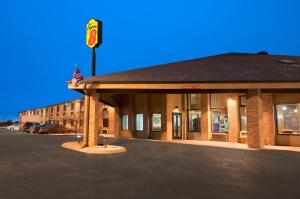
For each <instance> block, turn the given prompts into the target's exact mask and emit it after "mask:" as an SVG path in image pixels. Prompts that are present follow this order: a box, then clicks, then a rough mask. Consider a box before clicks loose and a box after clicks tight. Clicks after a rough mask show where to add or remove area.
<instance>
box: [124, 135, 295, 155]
mask: <svg viewBox="0 0 300 199" xmlns="http://www.w3.org/2000/svg"><path fill="white" fill-rule="evenodd" d="M121 139H124V138H121ZM125 139H138V138H125ZM141 140H145V141H152V142H167V143H175V144H187V145H198V146H209V147H218V148H227V149H241V150H279V151H293V152H299V153H300V147H292V146H271V145H265V147H264V148H263V149H252V148H249V147H248V145H247V144H241V143H233V142H218V141H200V140H153V139H141Z"/></svg>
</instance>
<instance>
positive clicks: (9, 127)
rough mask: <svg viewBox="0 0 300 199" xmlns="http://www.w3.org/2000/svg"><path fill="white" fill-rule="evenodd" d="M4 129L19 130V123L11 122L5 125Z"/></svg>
mask: <svg viewBox="0 0 300 199" xmlns="http://www.w3.org/2000/svg"><path fill="white" fill-rule="evenodd" d="M6 129H8V130H11V131H19V130H20V128H19V124H13V125H10V126H7V127H6Z"/></svg>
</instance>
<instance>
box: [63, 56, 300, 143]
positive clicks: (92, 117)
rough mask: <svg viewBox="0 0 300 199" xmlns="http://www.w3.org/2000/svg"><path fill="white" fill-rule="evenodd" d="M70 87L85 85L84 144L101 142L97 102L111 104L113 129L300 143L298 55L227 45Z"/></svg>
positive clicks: (142, 134)
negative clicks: (228, 49) (232, 49)
mask: <svg viewBox="0 0 300 199" xmlns="http://www.w3.org/2000/svg"><path fill="white" fill-rule="evenodd" d="M68 87H69V89H72V90H74V91H77V92H80V93H86V95H85V104H86V106H85V114H84V124H85V127H84V135H85V136H84V138H85V142H86V143H87V144H88V145H89V146H92V145H96V144H98V133H99V129H98V126H99V123H100V120H101V119H102V118H100V117H99V114H98V113H99V110H100V109H101V106H100V105H101V103H104V104H107V105H109V106H111V107H113V109H114V113H113V114H114V117H113V118H114V134H115V136H118V137H135V138H144V139H148V138H150V139H158V140H175V139H182V140H204V141H223V142H234V143H245V144H247V145H248V146H249V147H251V148H263V147H264V145H286V146H300V57H296V56H279V55H269V54H268V53H267V52H259V53H257V54H241V53H228V54H222V55H216V56H210V57H206V58H200V59H194V60H188V61H182V62H176V63H170V64H162V65H158V66H153V67H146V68H141V69H136V70H130V71H125V72H119V73H112V74H107V75H100V76H94V77H89V78H86V79H85V80H84V81H83V82H82V83H81V84H80V85H79V86H78V87H74V86H73V85H72V83H71V82H68ZM87 104H88V106H87ZM88 109H89V111H87V110H88Z"/></svg>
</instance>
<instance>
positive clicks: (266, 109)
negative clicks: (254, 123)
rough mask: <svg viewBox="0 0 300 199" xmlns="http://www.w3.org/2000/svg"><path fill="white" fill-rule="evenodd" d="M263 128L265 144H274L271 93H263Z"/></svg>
mask: <svg viewBox="0 0 300 199" xmlns="http://www.w3.org/2000/svg"><path fill="white" fill-rule="evenodd" d="M262 100H263V129H264V137H265V139H264V140H265V144H266V145H275V124H274V110H273V95H272V94H269V93H268V94H263V95H262Z"/></svg>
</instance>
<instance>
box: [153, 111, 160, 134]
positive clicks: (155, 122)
mask: <svg viewBox="0 0 300 199" xmlns="http://www.w3.org/2000/svg"><path fill="white" fill-rule="evenodd" d="M152 131H161V114H160V113H152Z"/></svg>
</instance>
